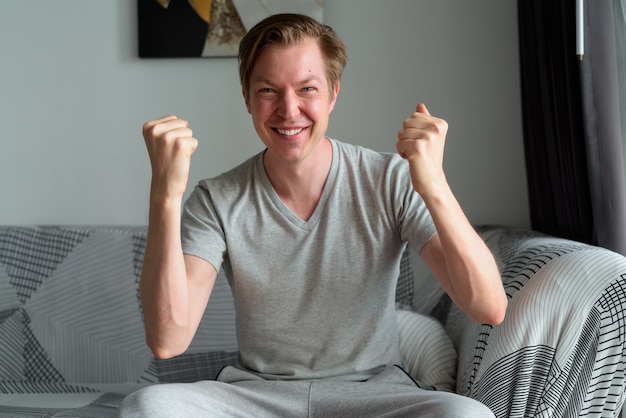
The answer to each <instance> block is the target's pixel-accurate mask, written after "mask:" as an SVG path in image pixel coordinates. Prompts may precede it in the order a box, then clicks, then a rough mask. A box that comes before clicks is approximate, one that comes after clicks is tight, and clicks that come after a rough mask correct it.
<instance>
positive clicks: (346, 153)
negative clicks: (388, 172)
mask: <svg viewBox="0 0 626 418" xmlns="http://www.w3.org/2000/svg"><path fill="white" fill-rule="evenodd" d="M331 141H333V142H334V143H335V144H336V149H337V150H338V151H339V155H340V158H341V159H344V160H347V161H350V162H353V163H355V164H358V165H359V166H363V164H366V165H367V167H376V166H377V167H380V168H381V169H383V168H389V167H390V166H394V165H398V164H401V163H402V157H400V156H399V155H398V154H397V153H395V152H385V151H376V150H374V149H371V148H367V147H364V146H362V145H355V144H351V143H348V142H343V141H339V140H337V139H332V138H331Z"/></svg>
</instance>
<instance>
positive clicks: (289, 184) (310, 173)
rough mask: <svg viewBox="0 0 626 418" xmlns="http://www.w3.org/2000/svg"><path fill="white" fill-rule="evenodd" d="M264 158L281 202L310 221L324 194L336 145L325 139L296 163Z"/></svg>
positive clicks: (268, 174)
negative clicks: (333, 148) (333, 146)
mask: <svg viewBox="0 0 626 418" xmlns="http://www.w3.org/2000/svg"><path fill="white" fill-rule="evenodd" d="M270 158H271V156H268V155H267V154H266V155H265V157H264V167H265V172H266V173H267V176H268V178H269V179H270V182H271V183H272V186H273V187H274V190H275V191H276V193H277V194H278V196H279V197H280V199H281V201H282V202H283V203H284V204H285V206H287V207H288V208H289V209H290V210H291V211H292V212H293V213H294V214H296V215H297V216H298V217H299V218H301V219H303V220H305V221H306V220H308V219H309V218H310V217H311V215H312V214H313V212H314V211H315V208H316V207H317V204H318V203H319V200H320V198H321V196H322V193H323V191H324V185H325V184H326V179H327V178H328V173H329V172H330V166H331V164H332V159H333V151H332V144H331V143H330V141H329V140H328V139H327V138H323V139H322V140H321V141H320V142H319V144H317V146H316V149H315V150H314V151H313V152H312V153H311V155H309V156H308V157H307V158H306V159H305V160H303V161H299V162H297V163H293V164H287V163H284V162H273V161H269V159H270Z"/></svg>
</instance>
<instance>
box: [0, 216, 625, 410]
mask: <svg viewBox="0 0 626 418" xmlns="http://www.w3.org/2000/svg"><path fill="white" fill-rule="evenodd" d="M477 230H478V231H479V233H480V234H481V236H482V237H483V239H484V240H485V242H486V243H487V244H488V246H489V247H490V248H491V250H492V251H493V253H494V255H495V257H496V260H497V263H498V266H499V268H500V271H501V275H502V280H503V283H504V286H505V289H506V293H507V295H508V297H509V306H508V311H507V316H506V319H505V321H504V322H503V323H502V324H501V325H499V326H496V327H493V326H489V325H481V324H477V323H473V322H472V321H470V320H469V319H467V318H466V317H465V316H464V315H463V314H462V313H461V312H460V311H459V310H458V308H457V307H456V306H455V305H454V304H453V303H451V301H450V299H449V298H448V297H447V296H446V295H445V294H444V293H443V291H442V290H441V288H440V287H439V286H438V285H437V284H436V281H435V279H434V278H433V277H432V275H431V274H430V272H429V271H428V269H426V268H425V266H424V265H423V264H422V263H421V261H420V259H419V257H416V256H413V255H411V254H409V253H408V252H406V253H405V256H404V257H403V259H402V262H401V266H400V276H399V280H398V287H397V292H396V299H397V306H398V309H399V312H402V314H405V313H406V312H412V313H415V315H416V317H422V318H423V319H427V320H428V321H429V322H428V324H429V326H431V325H433V324H436V326H435V327H430V328H429V327H421V328H419V327H418V328H415V327H414V328H413V329H408V331H407V330H405V331H404V332H405V334H407V335H410V336H411V337H410V338H413V337H414V336H415V337H416V338H421V339H422V343H423V342H424V341H426V345H427V346H428V347H427V348H426V349H425V350H424V352H426V353H430V354H428V355H427V356H426V357H424V355H422V354H420V355H417V354H416V355H417V357H415V356H414V357H412V358H410V357H411V355H412V353H413V354H415V353H418V352H419V353H421V352H422V349H421V348H418V345H419V344H418V343H415V344H413V342H412V341H411V340H410V338H409V339H408V340H407V339H405V340H404V341H405V344H404V346H405V348H404V351H403V356H404V355H405V354H406V356H407V359H406V360H407V364H408V366H407V367H409V368H410V370H411V373H420V371H419V370H418V369H419V368H420V367H421V366H429V367H431V366H432V367H431V369H432V368H433V367H434V368H435V369H436V370H435V372H437V371H439V372H441V373H443V374H446V373H447V372H448V371H450V364H452V368H451V370H452V374H453V375H452V376H449V375H448V376H447V377H444V378H443V379H442V381H443V380H445V379H446V378H450V377H451V378H452V379H453V380H452V386H451V390H454V391H456V392H457V393H459V394H461V395H464V396H469V397H472V398H475V399H477V400H479V401H481V402H483V403H484V404H486V405H487V406H488V407H489V408H491V410H492V411H493V412H494V414H495V415H496V416H498V417H535V416H536V417H576V416H597V417H600V416H601V417H612V416H619V414H620V412H619V411H620V410H621V407H622V404H623V402H624V384H625V378H624V354H625V351H624V350H625V348H626V344H625V341H624V340H625V337H626V322H625V317H624V312H625V304H626V258H625V257H623V256H621V255H618V254H616V253H614V252H611V251H609V250H606V249H603V248H599V247H594V246H590V245H586V244H582V243H579V242H574V241H569V240H565V239H560V238H555V237H551V236H547V235H543V234H540V233H537V232H534V231H530V230H524V229H515V228H508V227H503V226H480V227H477ZM145 243H146V227H144V226H136V227H122V226H89V227H86V226H25V227H21V226H2V227H0V418H5V417H6V418H8V417H11V418H16V417H107V416H114V415H115V412H116V409H117V407H118V405H119V403H120V402H121V400H122V399H123V397H124V396H125V395H126V394H127V393H130V392H131V391H133V390H136V389H138V388H140V387H142V386H145V385H151V384H159V383H165V382H192V381H196V380H199V379H212V378H214V377H215V376H216V374H217V373H218V372H219V371H220V370H221V368H222V367H224V366H225V365H232V364H235V362H236V357H237V341H236V337H235V332H234V319H235V318H234V312H233V304H232V296H231V294H230V289H229V287H228V284H227V281H226V280H225V278H224V277H222V276H223V273H222V272H220V277H218V280H217V284H216V287H215V290H214V293H213V295H212V297H211V300H210V301H209V304H208V307H207V310H206V312H205V316H204V318H203V320H202V323H201V325H200V329H199V330H198V333H197V335H196V337H195V339H194V340H193V342H192V344H191V346H190V347H189V349H188V351H187V352H186V353H184V354H182V355H180V356H178V357H175V358H172V359H167V360H158V359H155V358H154V357H153V356H152V354H151V352H150V351H149V349H148V348H147V346H146V345H145V341H144V333H143V325H142V311H141V302H140V299H139V294H138V283H139V274H140V271H141V265H142V260H143V251H144V248H145ZM402 317H403V318H404V316H402ZM399 318H400V316H399ZM423 329H428V330H429V331H427V332H423V331H422V330H423ZM437 329H439V330H441V331H443V334H444V335H445V336H446V337H445V338H439V337H437V338H434V337H432V338H431V336H433V335H435V334H436V333H437ZM431 330H432V331H431ZM401 331H402V330H401ZM407 341H408V342H407ZM401 342H402V340H401ZM447 344H448V345H447ZM407 347H408V348H407ZM450 347H452V350H453V352H454V353H453V354H452V355H450V352H449V351H448V348H450ZM429 350H430V351H429ZM407 353H408V354H407ZM420 356H421V357H420ZM428 356H430V357H428ZM451 362H452V363H451ZM431 371H432V370H431ZM435 374H436V373H435ZM421 378H424V379H426V380H428V379H430V377H424V376H416V379H421ZM433 379H434V378H433ZM425 386H428V387H430V386H434V389H439V390H446V388H445V387H443V384H442V387H437V386H438V383H437V382H428V381H427V382H425ZM449 388H450V387H449Z"/></svg>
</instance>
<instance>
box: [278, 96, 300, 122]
mask: <svg viewBox="0 0 626 418" xmlns="http://www.w3.org/2000/svg"><path fill="white" fill-rule="evenodd" d="M278 111H279V115H280V116H281V117H283V118H284V119H293V117H294V116H297V115H298V114H299V113H300V100H299V99H298V96H297V95H296V94H295V92H289V91H287V92H285V93H283V94H282V96H281V98H280V103H279V109H278Z"/></svg>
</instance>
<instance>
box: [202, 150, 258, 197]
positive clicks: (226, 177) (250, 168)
mask: <svg viewBox="0 0 626 418" xmlns="http://www.w3.org/2000/svg"><path fill="white" fill-rule="evenodd" d="M260 158H261V154H256V155H254V156H252V157H250V158H248V159H247V160H246V161H244V162H242V163H241V164H239V165H237V166H235V167H233V168H231V169H229V170H227V171H225V172H223V173H221V174H218V175H217V176H214V177H208V178H205V179H203V180H200V181H199V182H198V186H199V187H201V188H204V189H207V190H208V189H222V188H227V189H229V188H236V187H238V186H242V185H245V184H247V183H248V182H249V180H250V178H251V176H256V171H257V163H258V160H259V159H260Z"/></svg>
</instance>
